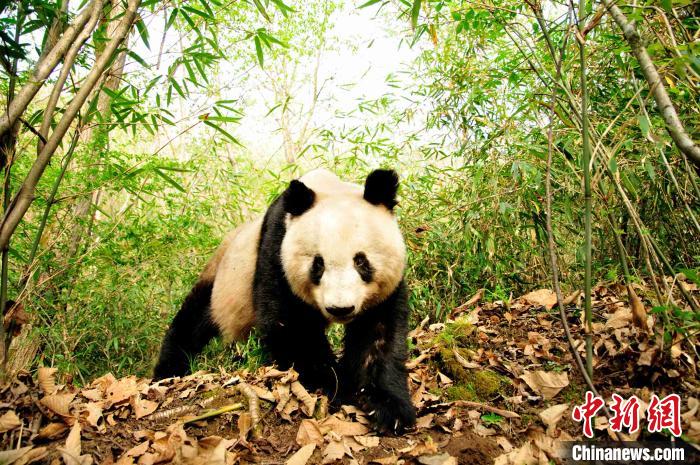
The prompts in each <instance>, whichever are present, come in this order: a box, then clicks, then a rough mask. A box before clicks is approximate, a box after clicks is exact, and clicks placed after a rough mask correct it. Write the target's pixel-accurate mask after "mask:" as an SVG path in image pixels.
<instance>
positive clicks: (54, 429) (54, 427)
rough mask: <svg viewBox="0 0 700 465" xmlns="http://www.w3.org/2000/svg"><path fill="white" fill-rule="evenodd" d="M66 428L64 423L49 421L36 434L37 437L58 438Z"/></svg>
mask: <svg viewBox="0 0 700 465" xmlns="http://www.w3.org/2000/svg"><path fill="white" fill-rule="evenodd" d="M66 430H68V426H67V425H66V424H65V423H49V424H48V425H46V426H44V427H43V428H41V429H40V430H39V434H37V438H38V439H46V440H51V439H58V438H60V437H61V436H63V433H65V432H66Z"/></svg>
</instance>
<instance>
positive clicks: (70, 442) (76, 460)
mask: <svg viewBox="0 0 700 465" xmlns="http://www.w3.org/2000/svg"><path fill="white" fill-rule="evenodd" d="M58 450H59V451H60V452H61V457H62V458H63V462H64V463H65V464H66V465H91V464H92V457H91V456H89V455H81V446H80V422H78V421H76V422H75V424H74V425H73V428H72V429H71V430H70V433H69V434H68V437H67V438H66V445H65V446H64V447H59V448H58Z"/></svg>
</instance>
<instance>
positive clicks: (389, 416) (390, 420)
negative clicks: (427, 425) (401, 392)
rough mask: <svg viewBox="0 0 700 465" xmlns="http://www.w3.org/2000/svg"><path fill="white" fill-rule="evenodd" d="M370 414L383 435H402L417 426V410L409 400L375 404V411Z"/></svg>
mask: <svg viewBox="0 0 700 465" xmlns="http://www.w3.org/2000/svg"><path fill="white" fill-rule="evenodd" d="M368 413H369V416H370V418H371V419H372V420H373V422H374V425H375V428H376V429H377V431H379V432H380V433H381V434H396V435H401V434H403V433H405V432H406V430H408V429H411V428H413V427H414V426H415V425H416V409H415V407H413V404H411V401H410V400H408V399H399V398H395V399H391V400H390V399H385V400H384V402H373V409H372V410H371V411H370V412H368Z"/></svg>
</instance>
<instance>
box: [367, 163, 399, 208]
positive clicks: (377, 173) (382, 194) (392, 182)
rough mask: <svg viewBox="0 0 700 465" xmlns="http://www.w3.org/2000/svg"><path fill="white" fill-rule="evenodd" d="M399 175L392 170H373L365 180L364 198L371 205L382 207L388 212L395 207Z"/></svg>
mask: <svg viewBox="0 0 700 465" xmlns="http://www.w3.org/2000/svg"><path fill="white" fill-rule="evenodd" d="M398 189H399V175H398V174H396V171H394V170H374V171H372V172H371V173H370V174H369V176H367V180H365V194H364V198H365V200H366V201H368V202H369V203H371V204H372V205H384V206H385V207H386V208H388V209H389V210H393V208H394V206H396V203H397V202H396V191H398Z"/></svg>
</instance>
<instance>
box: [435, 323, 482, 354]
mask: <svg viewBox="0 0 700 465" xmlns="http://www.w3.org/2000/svg"><path fill="white" fill-rule="evenodd" d="M474 332H475V328H474V325H472V324H471V323H469V322H468V321H467V318H466V317H459V318H457V319H456V320H455V321H453V322H451V323H447V325H445V329H444V330H443V331H442V332H441V333H440V334H438V335H437V336H436V337H435V340H434V342H435V343H436V344H437V345H439V346H443V347H454V346H459V347H473V346H474V345H475V344H476V338H475V335H474Z"/></svg>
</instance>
